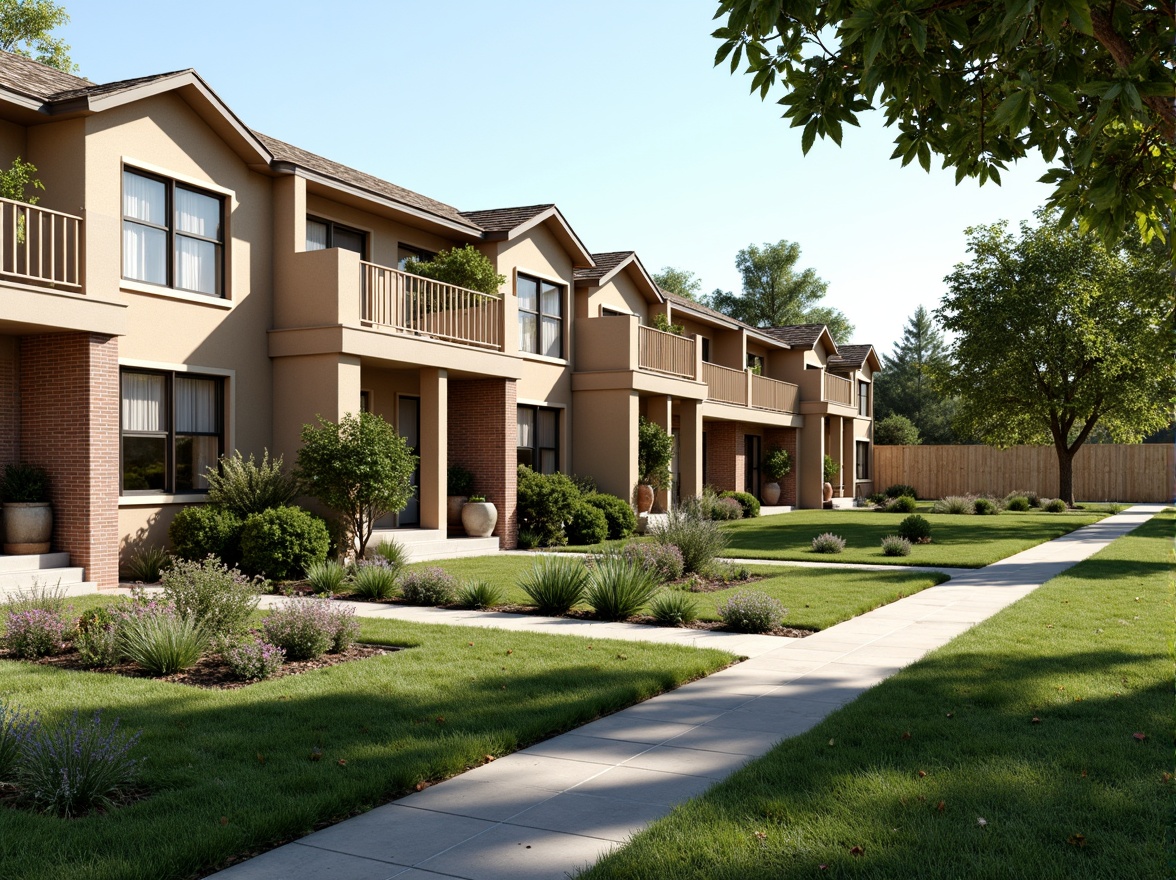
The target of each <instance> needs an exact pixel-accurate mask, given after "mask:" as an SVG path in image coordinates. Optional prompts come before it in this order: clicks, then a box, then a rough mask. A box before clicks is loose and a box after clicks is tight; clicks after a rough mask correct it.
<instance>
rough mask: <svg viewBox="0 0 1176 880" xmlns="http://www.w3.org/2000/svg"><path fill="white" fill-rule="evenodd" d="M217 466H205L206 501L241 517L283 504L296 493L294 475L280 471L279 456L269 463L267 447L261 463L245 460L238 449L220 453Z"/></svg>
mask: <svg viewBox="0 0 1176 880" xmlns="http://www.w3.org/2000/svg"><path fill="white" fill-rule="evenodd" d="M218 464H219V467H218V468H208V469H207V471H206V472H205V479H207V480H208V500H209V501H211V502H212V503H213V504H216V505H219V506H220V507H221V508H223V509H225V510H229V511H232V512H233V513H235V514H236V515H237V516H239V517H241V518H242V519H245V518H246V517H248V516H249V515H250V514H251V513H261V512H262V511H264V510H270V509H271V508H275V507H285V506H286V505H287V504H289V503H290V502H291V501H293V500H294V499H295V497H297V495H298V483H297V481H295V479H294V477H292V476H291V475H289V474H286V473H283V472H282V456H280V455H279V456H278V457H277V458H275V459H274V460H273V461H272V462H271V461H270V457H269V450H268V449H267V450H265V451H263V452H262V454H261V464H260V465H258V464H256V463H255V462H254V459H253V454H252V453H250V454H249V458H248V460H246V459H244V458H242V457H241V453H240V452H234V453H233V454H232V455H222V456H221V457H220V461H219V462H218Z"/></svg>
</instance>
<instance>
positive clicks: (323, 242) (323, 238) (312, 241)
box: [306, 220, 403, 268]
mask: <svg viewBox="0 0 1176 880" xmlns="http://www.w3.org/2000/svg"><path fill="white" fill-rule="evenodd" d="M306 249H307V250H308V251H324V250H326V249H327V224H326V223H319V222H318V221H317V220H307V221H306ZM401 268H403V266H401Z"/></svg>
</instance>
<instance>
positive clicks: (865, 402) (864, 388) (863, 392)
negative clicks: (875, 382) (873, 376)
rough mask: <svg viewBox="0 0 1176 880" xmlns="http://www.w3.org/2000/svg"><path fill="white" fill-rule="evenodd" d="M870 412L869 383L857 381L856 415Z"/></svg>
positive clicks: (865, 414) (866, 414)
mask: <svg viewBox="0 0 1176 880" xmlns="http://www.w3.org/2000/svg"><path fill="white" fill-rule="evenodd" d="M869 414H870V383H869V382H858V415H859V416H868V415H869Z"/></svg>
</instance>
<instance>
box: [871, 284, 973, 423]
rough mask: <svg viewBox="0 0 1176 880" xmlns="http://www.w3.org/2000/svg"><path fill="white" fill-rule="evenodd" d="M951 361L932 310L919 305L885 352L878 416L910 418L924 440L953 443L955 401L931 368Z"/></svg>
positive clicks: (876, 405)
mask: <svg viewBox="0 0 1176 880" xmlns="http://www.w3.org/2000/svg"><path fill="white" fill-rule="evenodd" d="M947 360H948V357H947V345H946V344H945V343H944V341H943V334H942V333H940V332H939V330H938V328H937V327H936V326H935V322H934V321H933V320H932V318H931V315H930V313H929V312H928V311H927V310H926V309H925V308H923V307H922V306H919V307H918V308H917V309H915V313H914V314H913V315H911V317H910V318H909V319H908V320H907V323H906V326H905V327H904V328H903V331H902V339H900V340H899V341H898V342H896V343H895V344H894V351H893V352H891V353H890V354H884V355H882V372H881V373H879V374H878V375H877V376H875V377H874V415H875V417H876V418H878V419H885V418H886V417H887V416H891V415H900V416H905V417H906V418H908V419H910V421H911V423H912V424H913V425H914V426H915V428H917V429H918V432H919V436H920V437H921V438H922V442H924V443H951V442H953V441H954V440H955V434H954V433H953V432H952V430H951V418H952V413H953V412H954V410H955V404H954V401H952V400H951V399H950V398H947V397H944V395H943V394H942V393H940V391H939V389H938V388H936V387H935V384H934V383H933V382H932V380H931V373H930V370H931V367H932V366H934V365H943V364H944V363H946V362H947Z"/></svg>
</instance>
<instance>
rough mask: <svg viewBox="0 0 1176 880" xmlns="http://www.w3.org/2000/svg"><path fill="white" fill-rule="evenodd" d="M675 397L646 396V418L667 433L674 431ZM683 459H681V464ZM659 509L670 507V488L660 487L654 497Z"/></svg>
mask: <svg viewBox="0 0 1176 880" xmlns="http://www.w3.org/2000/svg"><path fill="white" fill-rule="evenodd" d="M673 410H674V399H673V398H672V397H670V396H669V395H668V394H656V395H653V396H652V397H647V398H645V418H647V419H649V420H650V421H651V422H653V423H654V424H655V425H657V426H658V427H659V428H661V429H662V430H663V431H665V432H666V433H667V434H673V432H674V413H673ZM680 463H681V460H679V464H680ZM654 507H655V508H656V509H657V510H669V509H670V490H669V488H664V489H659V490H658V493H657V496H656V497H655V498H654Z"/></svg>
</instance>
